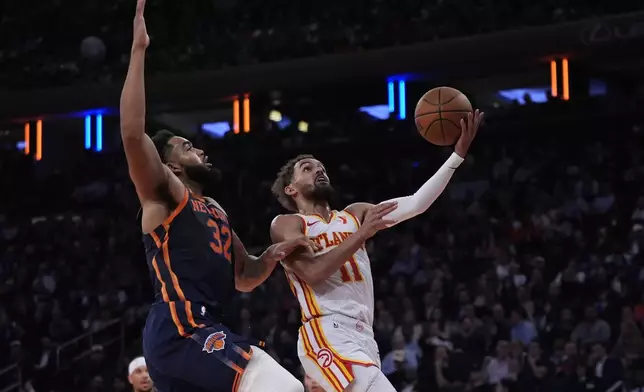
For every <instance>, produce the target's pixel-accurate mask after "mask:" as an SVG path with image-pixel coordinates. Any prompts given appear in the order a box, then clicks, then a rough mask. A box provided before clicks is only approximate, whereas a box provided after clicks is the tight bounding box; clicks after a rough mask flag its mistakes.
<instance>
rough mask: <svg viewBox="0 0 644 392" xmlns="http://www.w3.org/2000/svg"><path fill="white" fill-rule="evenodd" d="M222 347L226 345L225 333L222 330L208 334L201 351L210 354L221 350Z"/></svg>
mask: <svg viewBox="0 0 644 392" xmlns="http://www.w3.org/2000/svg"><path fill="white" fill-rule="evenodd" d="M224 347H226V334H225V333H224V331H219V332H215V333H211V334H210V335H208V337H207V338H206V343H204V345H203V349H202V351H205V352H207V353H208V354H212V353H213V352H214V351H219V350H223V349H224Z"/></svg>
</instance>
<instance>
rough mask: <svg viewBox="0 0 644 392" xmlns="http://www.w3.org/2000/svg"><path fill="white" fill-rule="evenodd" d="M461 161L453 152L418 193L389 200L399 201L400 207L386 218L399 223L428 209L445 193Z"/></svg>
mask: <svg viewBox="0 0 644 392" xmlns="http://www.w3.org/2000/svg"><path fill="white" fill-rule="evenodd" d="M461 163H463V158H461V157H460V156H458V155H457V154H456V153H452V155H450V157H449V158H447V161H445V163H444V164H443V166H441V167H440V168H439V169H438V171H436V173H435V174H434V175H433V176H432V177H431V178H430V179H429V180H427V182H426V183H424V184H423V186H421V187H420V189H419V190H418V191H416V193H414V194H413V195H411V196H404V197H399V198H396V199H391V200H387V201H396V202H398V208H396V209H395V210H394V211H392V212H391V213H389V214H388V215H387V216H385V219H390V220H393V221H395V222H396V224H398V223H400V222H403V221H406V220H407V219H409V218H413V217H415V216H416V215H418V214H421V213H423V212H425V211H427V209H428V208H429V206H431V205H432V204H433V203H434V201H436V199H438V196H440V195H441V193H443V191H444V190H445V187H446V186H447V183H449V180H450V179H451V178H452V175H453V174H454V171H455V170H456V168H458V167H459V166H460V164H461ZM383 203H385V202H383Z"/></svg>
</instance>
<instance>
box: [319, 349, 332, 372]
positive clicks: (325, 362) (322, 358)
mask: <svg viewBox="0 0 644 392" xmlns="http://www.w3.org/2000/svg"><path fill="white" fill-rule="evenodd" d="M332 363H333V353H332V352H331V351H330V350H329V349H326V348H323V349H321V350H320V351H318V365H320V366H322V367H323V368H325V369H326V368H328V367H329V366H331V364H332Z"/></svg>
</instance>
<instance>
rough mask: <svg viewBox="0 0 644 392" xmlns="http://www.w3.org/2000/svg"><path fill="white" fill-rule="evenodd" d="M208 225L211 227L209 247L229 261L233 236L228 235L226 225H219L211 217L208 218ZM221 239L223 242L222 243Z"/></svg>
mask: <svg viewBox="0 0 644 392" xmlns="http://www.w3.org/2000/svg"><path fill="white" fill-rule="evenodd" d="M208 227H210V228H211V229H212V239H211V241H210V248H211V249H212V251H213V252H215V253H217V254H219V255H223V256H224V257H225V258H226V260H228V262H229V263H230V262H231V259H232V253H231V251H230V246H231V244H232V240H233V236H232V235H230V229H229V228H228V226H224V225H222V226H221V229H220V226H219V224H217V222H215V221H214V220H213V219H208ZM222 239H223V243H222Z"/></svg>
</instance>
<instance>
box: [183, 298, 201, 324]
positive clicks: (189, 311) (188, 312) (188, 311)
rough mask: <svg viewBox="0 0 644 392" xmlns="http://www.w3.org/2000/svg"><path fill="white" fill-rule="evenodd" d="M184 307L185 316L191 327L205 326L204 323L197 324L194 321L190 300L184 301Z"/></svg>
mask: <svg viewBox="0 0 644 392" xmlns="http://www.w3.org/2000/svg"><path fill="white" fill-rule="evenodd" d="M184 305H185V308H186V316H187V317H188V322H189V323H190V326H191V327H193V328H205V327H206V325H205V324H197V323H196V322H195V318H194V316H193V315H192V303H191V302H190V301H186V302H184Z"/></svg>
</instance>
